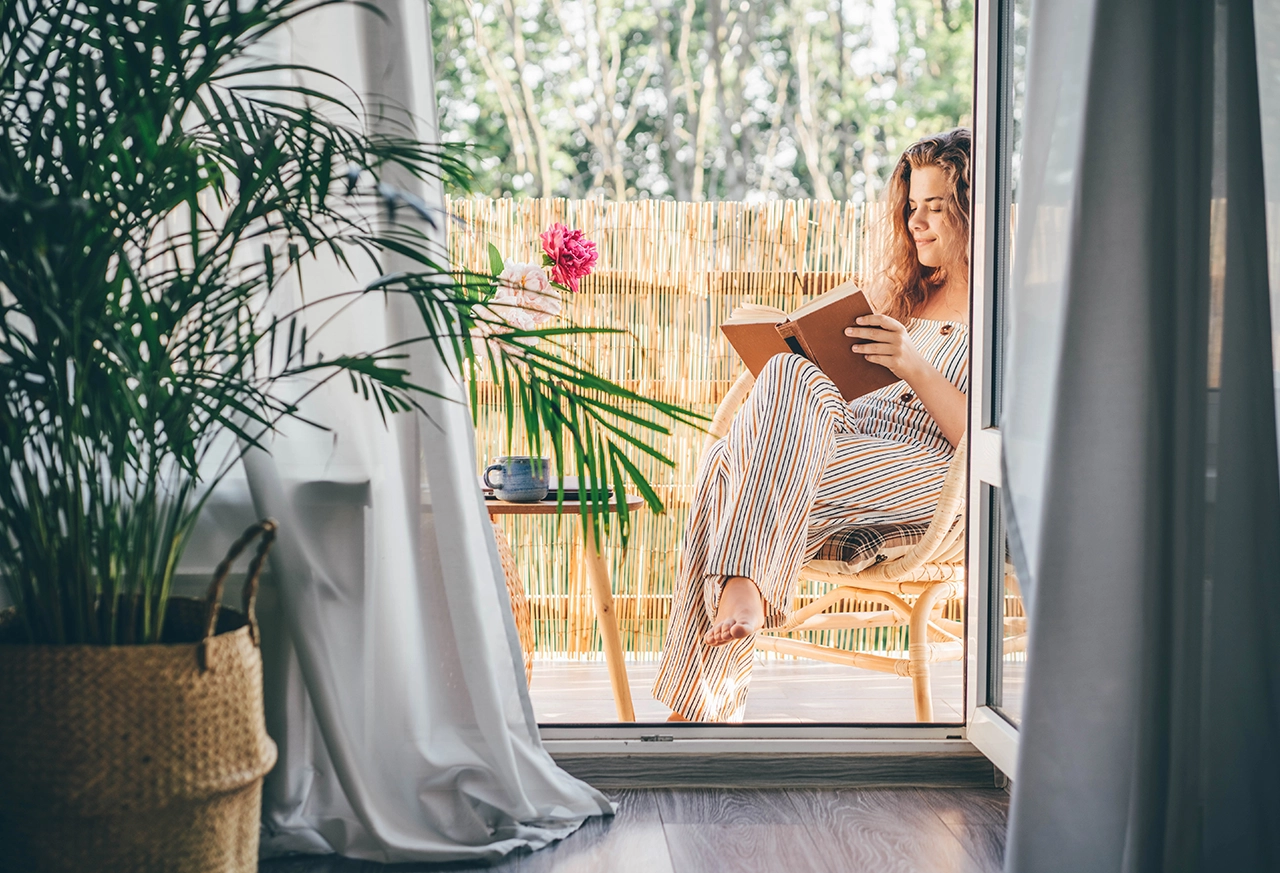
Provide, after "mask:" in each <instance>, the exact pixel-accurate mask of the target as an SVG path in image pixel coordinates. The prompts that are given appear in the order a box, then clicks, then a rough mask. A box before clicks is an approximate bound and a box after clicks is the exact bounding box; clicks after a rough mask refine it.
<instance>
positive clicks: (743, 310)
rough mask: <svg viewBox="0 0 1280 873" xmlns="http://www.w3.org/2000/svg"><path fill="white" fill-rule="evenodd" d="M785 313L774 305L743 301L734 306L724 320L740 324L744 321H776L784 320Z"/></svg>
mask: <svg viewBox="0 0 1280 873" xmlns="http://www.w3.org/2000/svg"><path fill="white" fill-rule="evenodd" d="M786 317H787V313H785V312H784V311H782V310H781V309H779V308H778V307H776V306H763V305H761V304H759V303H744V304H742V305H741V306H735V307H734V308H733V312H731V313H729V318H728V320H727V321H726V322H725V323H726V324H729V323H736V324H742V323H745V322H757V321H767V322H769V323H771V324H772V323H776V322H779V321H784V320H785V319H786Z"/></svg>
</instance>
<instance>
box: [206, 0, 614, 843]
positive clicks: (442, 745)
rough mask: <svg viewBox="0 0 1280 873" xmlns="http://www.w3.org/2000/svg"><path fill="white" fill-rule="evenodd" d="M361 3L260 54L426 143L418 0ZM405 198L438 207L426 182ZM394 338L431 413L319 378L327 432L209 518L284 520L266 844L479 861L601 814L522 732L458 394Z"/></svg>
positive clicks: (343, 330)
mask: <svg viewBox="0 0 1280 873" xmlns="http://www.w3.org/2000/svg"><path fill="white" fill-rule="evenodd" d="M376 6H377V7H378V9H379V10H380V11H381V13H382V14H383V15H382V17H379V16H375V15H373V14H371V13H370V12H369V11H367V10H363V9H360V8H359V7H357V6H355V5H354V4H342V5H337V6H331V7H328V8H325V9H321V10H320V11H318V12H313V13H311V14H308V15H305V16H303V17H302V18H301V19H299V20H298V22H297V23H296V24H295V25H294V26H293V27H292V28H290V30H289V32H288V34H286V35H284V36H283V37H282V38H281V39H280V40H278V41H277V46H276V48H277V50H278V51H279V52H280V53H281V57H283V58H286V59H287V60H290V61H292V62H293V63H298V64H309V65H312V66H315V67H318V68H320V69H322V70H324V71H325V72H327V73H333V74H336V75H337V76H339V77H340V78H341V79H342V80H344V81H345V82H346V83H347V84H349V85H351V86H352V87H353V88H354V89H356V91H357V92H358V94H359V96H360V98H361V99H362V100H363V101H364V105H365V108H366V110H367V111H368V112H369V113H370V116H371V118H372V123H373V124H375V125H378V124H397V125H400V124H404V123H406V122H409V121H410V120H411V119H412V118H413V117H414V116H416V123H417V124H418V134H419V136H420V137H421V138H422V139H424V140H427V141H433V140H435V139H437V136H436V134H437V131H436V130H435V129H434V124H435V121H434V119H435V117H436V116H435V107H434V96H433V94H434V82H433V78H432V71H433V68H432V63H431V38H430V30H429V19H428V17H427V14H428V10H427V6H426V4H425V3H422V2H419V0H379V2H377V3H376ZM326 87H328V88H332V85H328V86H326ZM410 113H412V115H411V114H410ZM387 181H389V182H391V183H392V184H395V185H397V186H399V187H401V188H402V189H403V188H405V187H407V186H409V185H410V184H411V181H410V180H407V179H389V180H387ZM414 193H417V194H419V195H421V196H424V197H425V198H426V200H427V202H428V203H434V204H435V205H436V206H439V205H440V204H441V202H442V198H441V196H440V191H439V190H425V191H424V190H419V191H415V192H414ZM441 224H442V223H441ZM386 268H387V269H388V270H394V269H396V265H395V264H390V265H386ZM374 278H375V276H374V275H373V274H372V273H370V274H368V275H361V276H359V277H357V280H356V282H359V283H363V282H367V281H369V280H372V279H374ZM301 284H302V287H300V288H295V289H294V290H295V294H297V295H298V296H299V297H301V295H302V294H303V292H304V291H305V294H306V298H307V300H308V301H310V302H314V301H315V300H317V299H321V298H323V297H325V295H328V294H333V293H337V292H341V291H345V290H347V289H350V288H351V287H353V280H352V279H351V278H350V277H349V276H348V275H346V274H344V273H343V272H342V271H340V270H339V269H338V268H337V266H336V265H335V264H325V263H317V264H313V265H309V266H308V267H307V269H306V270H305V271H304V276H303V280H302V283H301ZM295 302H296V301H295ZM324 314H326V313H325V312H324V310H323V307H321V309H319V310H317V311H316V314H315V315H314V316H313V317H314V318H316V319H319V318H322V317H323V316H324ZM336 325H337V329H334V328H333V327H329V328H326V330H325V332H324V335H323V342H325V343H329V344H332V347H333V349H334V350H335V351H336V350H338V349H341V350H343V351H348V352H349V351H355V350H372V349H376V348H380V347H384V346H386V345H388V344H389V343H391V342H395V341H397V340H399V339H404V338H406V337H409V336H413V335H414V334H415V332H418V333H420V332H421V331H420V330H417V331H415V325H421V319H420V317H419V316H418V315H417V314H416V312H415V311H414V310H413V309H412V308H411V307H410V306H408V305H406V302H405V301H403V300H397V299H392V300H389V301H388V300H384V299H383V298H381V297H376V298H375V297H373V296H371V297H370V298H368V299H366V300H364V301H362V302H361V303H360V304H359V306H358V307H357V308H356V309H355V310H352V311H348V312H346V313H345V314H344V315H343V316H342V318H341V320H340V321H339V322H336ZM319 341H321V340H319V339H317V342H319ZM413 349H414V350H413V353H412V356H411V359H410V367H411V370H412V381H414V382H416V383H418V384H420V385H423V386H425V387H426V388H428V389H430V390H433V391H436V392H439V393H440V394H441V395H442V398H439V399H432V400H429V401H427V402H426V404H425V405H426V406H427V408H428V412H429V418H424V417H422V416H413V415H409V414H400V415H397V416H392V417H391V418H390V420H389V424H387V425H384V424H383V422H382V420H381V418H380V417H379V415H378V412H377V409H376V407H375V406H374V405H373V404H372V403H369V402H365V401H364V400H362V399H361V398H360V396H359V395H357V394H354V393H353V392H352V391H351V389H350V387H349V386H348V385H347V384H346V383H343V384H340V385H333V386H327V387H325V388H324V389H322V390H321V391H320V392H318V393H317V394H315V395H313V396H311V397H310V398H308V399H307V400H306V401H305V404H306V405H305V406H304V407H303V413H304V414H306V415H309V416H311V417H313V418H315V419H316V420H319V421H321V422H323V423H325V424H326V425H328V426H330V427H333V428H334V430H333V431H332V432H324V431H319V430H315V429H311V428H308V427H306V426H292V425H291V426H289V427H287V428H285V429H284V431H283V432H282V433H281V434H280V435H279V436H278V437H276V438H275V439H274V440H273V442H272V444H271V446H270V448H271V453H270V454H266V453H263V452H254V453H252V454H251V455H249V456H248V457H247V458H246V459H245V462H244V465H243V466H244V474H245V475H244V477H243V478H237V479H234V480H230V481H228V482H227V483H226V486H225V488H223V489H221V490H220V494H219V495H218V497H217V499H215V500H214V501H212V503H211V505H210V510H209V512H208V513H207V514H206V515H207V518H206V520H205V522H204V523H205V524H207V525H214V526H217V527H222V528H226V529H228V530H237V529H238V527H239V526H240V524H241V523H242V522H243V521H244V520H245V518H246V517H262V516H272V517H274V518H276V519H277V520H279V522H280V525H281V527H280V531H281V532H280V537H279V540H278V543H277V546H276V548H275V550H274V552H273V555H272V560H271V564H270V569H271V573H270V576H271V580H270V581H269V582H266V583H264V590H263V592H262V596H261V600H260V606H259V612H260V615H261V619H262V627H263V655H264V665H265V666H264V669H265V679H266V683H265V684H266V698H267V719H268V730H269V731H270V733H271V735H272V737H273V738H274V739H275V740H276V742H277V743H278V744H279V747H280V760H279V764H278V765H277V767H276V768H275V770H274V771H273V772H272V774H271V775H270V777H269V778H268V783H267V786H266V789H265V795H264V808H263V819H264V830H263V843H262V846H263V854H264V855H265V856H270V855H275V854H282V853H288V852H305V853H332V852H336V853H339V854H341V855H345V856H348V857H353V858H362V859H368V860H376V861H382V862H394V861H449V860H460V859H494V858H497V857H500V856H502V855H504V854H506V853H508V852H510V851H512V850H514V849H517V848H521V847H528V848H533V849H536V848H538V847H540V846H543V845H545V844H547V843H548V842H550V841H552V840H555V839H558V838H561V837H564V836H566V835H568V834H570V833H572V832H573V830H574V829H576V828H577V827H578V826H579V825H580V824H581V823H582V821H583V820H584V819H585V818H586V817H588V816H592V815H599V814H607V813H611V812H612V806H611V805H610V804H609V802H608V801H607V800H606V799H605V798H604V797H603V796H602V795H601V794H600V793H599V792H597V791H595V790H594V789H592V788H591V787H590V786H588V785H586V784H584V783H582V782H580V781H578V780H576V779H574V778H573V777H571V776H569V775H568V774H567V773H565V772H564V771H563V770H561V769H560V768H558V767H557V766H556V764H555V763H554V762H553V761H552V760H551V758H550V756H549V755H548V754H547V753H546V751H545V750H544V749H543V747H542V745H541V741H540V739H539V734H538V726H537V723H536V722H535V720H534V717H533V711H532V707H531V704H530V701H529V695H528V689H527V687H526V685H525V680H524V672H523V667H522V666H521V662H520V656H519V643H518V640H517V638H516V632H515V626H514V622H513V620H512V617H511V611H510V604H509V601H508V599H507V594H506V588H505V585H504V582H503V577H502V569H501V566H500V564H499V562H498V558H497V552H496V549H495V546H494V541H493V534H492V529H491V527H490V525H489V521H488V516H487V513H486V512H485V509H484V505H483V500H482V498H481V495H480V492H479V490H478V488H477V487H476V482H475V456H474V442H473V439H474V438H473V432H472V428H471V419H470V412H469V409H468V405H467V400H466V396H465V393H464V392H463V390H462V389H461V387H460V385H459V384H458V382H457V381H456V379H455V376H454V374H453V373H452V372H450V369H449V367H448V366H447V365H446V363H445V361H444V360H443V359H441V358H440V357H439V356H438V355H436V354H435V353H434V350H433V348H432V347H431V346H430V345H429V344H424V345H420V346H414V347H413ZM250 505H251V507H252V509H251V510H250V509H249V506H250ZM198 539H204V538H198ZM208 557H210V556H205V557H204V558H201V556H198V555H193V556H192V560H193V561H195V562H196V563H201V562H202V560H206V559H207V558H208Z"/></svg>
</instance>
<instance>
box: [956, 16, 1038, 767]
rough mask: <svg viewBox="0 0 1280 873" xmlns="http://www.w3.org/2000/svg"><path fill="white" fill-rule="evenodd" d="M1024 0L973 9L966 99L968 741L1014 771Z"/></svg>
mask: <svg viewBox="0 0 1280 873" xmlns="http://www.w3.org/2000/svg"><path fill="white" fill-rule="evenodd" d="M1030 7H1031V2H1030V0H995V2H992V3H990V4H988V3H983V4H980V6H979V9H978V17H977V22H976V28H977V47H978V51H977V56H976V58H975V61H976V70H975V89H974V90H975V94H974V97H975V100H974V167H973V170H974V179H973V184H974V188H973V191H974V201H973V233H974V239H973V311H972V314H971V322H970V323H971V330H970V334H971V337H972V355H973V357H972V364H971V366H972V369H971V374H970V375H971V380H970V412H969V442H970V469H969V563H968V566H969V574H970V575H969V608H968V624H967V632H968V667H969V669H968V677H969V681H968V694H967V701H966V704H967V716H968V718H967V721H968V723H969V731H968V735H969V739H970V740H971V741H972V742H973V744H974V745H975V746H977V747H978V748H979V749H980V750H982V751H983V752H984V753H986V754H987V756H988V757H990V758H991V759H992V760H993V761H994V762H995V764H996V766H998V767H999V768H1000V769H1001V770H1002V771H1004V772H1005V773H1006V774H1009V775H1012V774H1013V771H1014V767H1015V766H1016V752H1017V726H1018V723H1019V721H1020V719H1021V713H1022V706H1021V704H1022V677H1023V671H1024V669H1025V666H1026V655H1025V652H1026V619H1025V617H1024V613H1023V609H1022V597H1021V591H1020V589H1019V587H1018V580H1017V575H1016V573H1015V572H1014V569H1013V563H1012V562H1011V561H1010V560H1009V553H1008V542H1007V537H1006V532H1005V525H1004V519H1003V513H1002V508H1001V503H1002V501H1001V493H1000V489H1001V484H1002V483H1001V469H1000V454H1001V435H1000V427H999V422H1000V412H1001V402H1002V392H1003V387H1004V359H1005V347H1006V338H1007V335H1008V334H1007V323H1006V310H1007V306H1006V304H1007V302H1008V299H1009V287H1010V281H1011V277H1012V275H1013V252H1014V245H1013V242H1014V240H1013V231H1014V227H1015V222H1016V216H1017V208H1018V191H1019V179H1020V173H1019V170H1020V159H1021V153H1022V120H1023V107H1024V104H1025V100H1024V97H1025V92H1026V57H1027V36H1028V32H1029V28H1028V19H1029V13H1030Z"/></svg>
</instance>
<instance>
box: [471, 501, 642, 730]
mask: <svg viewBox="0 0 1280 873" xmlns="http://www.w3.org/2000/svg"><path fill="white" fill-rule="evenodd" d="M485 506H486V507H487V508H488V510H489V517H490V518H494V517H496V516H499V515H578V513H579V507H580V506H581V504H580V503H579V502H578V501H577V500H566V501H564V502H563V503H561V504H559V505H557V504H556V501H555V498H554V497H552V498H549V499H547V500H542V501H539V502H538V503H506V502H504V501H501V500H486V501H485ZM642 506H644V500H643V499H641V498H640V497H639V496H636V495H627V511H628V512H635V511H636V510H638V509H640V507H642ZM609 508H610V510H611V511H614V512H616V511H617V508H618V507H617V502H616V501H614V500H611V501H609ZM582 560H583V563H584V564H585V565H586V568H587V580H588V581H589V582H590V583H591V599H592V601H593V602H594V604H595V608H596V623H597V624H598V625H599V627H600V637H601V639H602V640H603V642H604V660H605V664H607V665H608V667H609V684H610V685H612V686H613V702H614V705H616V706H617V708H618V721H635V720H636V710H635V706H634V705H633V704H632V702H631V683H630V682H629V681H628V680H627V665H626V662H625V660H624V656H623V653H622V634H621V633H619V631H618V615H617V613H616V612H615V611H614V608H613V583H612V582H611V581H610V579H609V565H608V564H606V563H605V560H604V557H603V556H601V554H600V550H599V549H598V548H596V544H595V541H594V540H593V539H592V538H591V534H590V532H589V531H583V532H582ZM520 585H521V587H523V585H524V582H523V580H521V582H520ZM513 600H514V598H513ZM529 654H531V653H529V652H526V653H525V656H526V658H527V657H528V656H529Z"/></svg>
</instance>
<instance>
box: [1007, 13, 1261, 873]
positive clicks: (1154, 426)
mask: <svg viewBox="0 0 1280 873" xmlns="http://www.w3.org/2000/svg"><path fill="white" fill-rule="evenodd" d="M1258 5H1259V8H1260V12H1261V14H1260V15H1259V16H1258V19H1259V21H1261V22H1263V23H1264V26H1266V25H1267V23H1270V26H1274V23H1275V21H1276V14H1275V9H1274V7H1275V2H1274V0H1259V3H1258ZM1032 28H1033V30H1032V41H1031V45H1030V48H1029V76H1028V92H1027V93H1028V96H1027V115H1026V124H1027V137H1026V147H1025V148H1026V151H1025V155H1024V160H1023V172H1024V174H1025V175H1024V185H1025V187H1024V189H1023V190H1024V200H1023V203H1022V205H1021V211H1020V213H1019V218H1018V227H1017V237H1018V240H1017V245H1018V257H1017V265H1018V266H1017V273H1016V275H1015V277H1014V288H1013V295H1014V300H1013V306H1012V310H1011V311H1012V321H1013V324H1012V330H1011V341H1010V357H1009V360H1008V373H1009V395H1008V399H1007V403H1006V407H1005V411H1004V416H1003V421H1002V430H1003V434H1004V439H1005V458H1004V463H1005V498H1006V511H1007V513H1008V515H1009V522H1010V524H1009V527H1010V530H1011V531H1012V532H1013V540H1014V541H1013V543H1012V547H1013V551H1014V555H1015V560H1017V561H1018V564H1019V577H1020V579H1023V580H1025V582H1024V591H1025V592H1026V593H1027V594H1028V602H1029V610H1030V635H1029V637H1030V646H1029V651H1028V674H1027V689H1026V697H1025V702H1024V715H1023V721H1022V725H1021V741H1020V750H1019V762H1018V780H1017V782H1016V784H1015V786H1014V797H1013V806H1012V816H1011V823H1010V838H1009V844H1008V853H1007V860H1006V869H1008V870H1010V871H1037V873H1039V871H1072V873H1075V871H1086V870H1087V871H1109V870H1126V871H1130V870H1132V871H1147V870H1171V871H1172V870H1188V871H1191V870H1196V871H1200V870H1203V871H1210V870H1249V871H1253V870H1274V869H1280V828H1278V827H1276V822H1278V821H1280V745H1278V744H1277V741H1278V740H1280V584H1278V583H1280V471H1278V469H1277V442H1276V418H1275V393H1274V388H1273V385H1274V383H1273V372H1274V364H1273V359H1272V328H1271V325H1272V313H1271V311H1270V304H1269V294H1268V277H1267V261H1266V257H1267V249H1266V242H1267V238H1266V218H1265V202H1264V194H1263V191H1264V185H1263V181H1264V177H1263V158H1262V145H1261V139H1262V138H1261V134H1260V124H1259V77H1258V66H1257V60H1258V58H1259V56H1260V54H1262V53H1263V49H1262V46H1263V45H1265V44H1266V40H1267V39H1270V40H1271V43H1270V44H1271V45H1272V46H1274V45H1275V44H1276V41H1275V40H1276V37H1275V33H1274V31H1272V32H1271V33H1270V36H1268V34H1267V33H1266V32H1265V31H1264V32H1263V33H1262V34H1261V41H1258V40H1257V39H1255V30H1254V14H1253V4H1252V2H1251V0H1220V2H1217V3H1202V2H1197V0H1132V2H1126V3H1102V2H1082V0H1037V2H1036V3H1035V4H1034V5H1033V9H1032ZM1269 57H1271V58H1274V57H1275V52H1274V51H1273V52H1272V53H1271V54H1270V56H1269ZM1267 66H1269V67H1270V70H1271V73H1270V75H1272V76H1274V74H1275V67H1274V64H1273V63H1271V62H1268V64H1267ZM1265 75H1266V74H1265V71H1264V76H1265ZM1276 86H1277V83H1276V81H1275V80H1274V78H1273V79H1272V80H1271V81H1269V82H1267V83H1264V94H1266V93H1270V94H1274V93H1275V89H1276ZM1268 89H1269V90H1268ZM1272 99H1274V98H1272ZM1275 111H1276V105H1275V103H1274V102H1272V103H1271V104H1270V106H1269V112H1270V113H1272V114H1273V113H1275ZM1268 123H1269V124H1272V125H1274V122H1270V121H1269V122H1268ZM1272 129H1274V126H1273V128H1272ZM1271 167H1275V163H1274V162H1273V163H1272V164H1271ZM1267 182H1268V184H1269V186H1270V187H1271V190H1272V191H1273V192H1274V191H1275V184H1276V180H1275V179H1274V178H1273V179H1269V180H1267ZM1273 196H1274V195H1273ZM1274 215H1275V213H1274V212H1273V216H1274ZM1211 313H1220V315H1221V320H1220V321H1218V320H1217V318H1216V316H1214V317H1211ZM1211 374H1212V387H1211V378H1210V377H1211Z"/></svg>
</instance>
